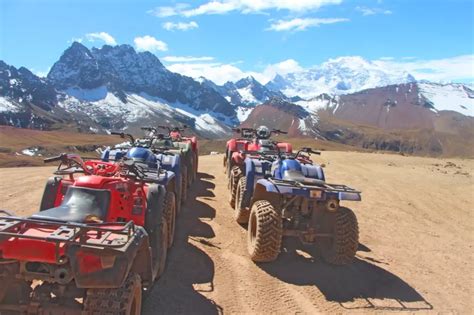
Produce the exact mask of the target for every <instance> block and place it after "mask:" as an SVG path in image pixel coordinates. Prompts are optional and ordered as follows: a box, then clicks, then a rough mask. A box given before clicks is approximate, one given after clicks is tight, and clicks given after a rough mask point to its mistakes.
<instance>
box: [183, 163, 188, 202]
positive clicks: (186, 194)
mask: <svg viewBox="0 0 474 315" xmlns="http://www.w3.org/2000/svg"><path fill="white" fill-rule="evenodd" d="M187 178H188V168H187V167H186V166H183V170H182V171H181V204H184V203H185V202H186V199H187V198H188V185H187Z"/></svg>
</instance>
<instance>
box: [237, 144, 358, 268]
mask: <svg viewBox="0 0 474 315" xmlns="http://www.w3.org/2000/svg"><path fill="white" fill-rule="evenodd" d="M311 154H320V152H317V151H314V150H312V149H310V148H303V149H302V150H300V151H298V153H296V154H293V153H281V152H267V153H261V152H258V153H255V154H252V152H248V154H247V158H246V159H245V176H242V177H241V178H240V179H239V182H238V186H237V193H236V204H235V209H234V211H235V215H234V217H235V219H236V220H237V222H239V223H241V224H245V223H248V234H247V235H248V237H247V244H248V252H249V255H250V258H251V259H252V260H253V261H255V262H270V261H273V260H275V259H276V258H277V257H278V255H279V253H280V250H281V243H282V238H283V236H294V237H298V238H299V239H300V240H301V241H302V243H304V244H315V245H316V246H317V248H318V250H319V252H320V254H321V256H322V258H323V259H324V260H325V261H326V262H328V263H330V264H334V265H344V264H348V263H350V262H351V261H352V260H353V258H354V256H355V254H356V251H357V248H358V245H359V229H358V223H357V218H356V216H355V214H354V212H353V211H352V210H350V209H349V208H346V207H343V206H341V205H340V201H342V200H347V201H360V200H361V192H360V191H357V190H355V189H352V188H350V187H347V186H345V185H339V184H329V183H327V182H326V180H325V177H324V172H323V169H322V168H321V166H319V165H315V164H313V162H312V161H311V159H310V155H311Z"/></svg>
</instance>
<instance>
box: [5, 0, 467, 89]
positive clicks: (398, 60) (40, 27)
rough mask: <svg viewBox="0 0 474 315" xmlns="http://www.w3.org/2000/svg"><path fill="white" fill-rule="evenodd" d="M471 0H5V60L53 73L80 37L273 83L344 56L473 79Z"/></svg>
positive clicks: (183, 67)
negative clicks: (279, 77) (275, 77)
mask: <svg viewBox="0 0 474 315" xmlns="http://www.w3.org/2000/svg"><path fill="white" fill-rule="evenodd" d="M473 3H474V1H472V0H450V1H441V0H431V1H428V0H417V1H414V0H398V1H388V0H367V1H344V0H214V1H212V0H206V1H187V0H179V1H140V0H138V1H137V0H130V1H125V0H124V1H119V0H96V1H92V0H62V1H60V0H36V1H34V0H0V59H1V60H4V61H5V62H7V63H9V64H12V65H14V66H17V67H19V66H26V67H28V68H30V69H33V71H34V72H36V73H43V74H44V73H46V72H47V71H48V69H49V68H50V67H51V66H52V64H53V63H54V62H55V61H56V60H57V59H58V58H59V56H60V55H61V53H62V52H63V51H64V50H65V48H66V47H67V46H69V45H70V44H71V42H72V41H73V40H79V41H81V42H82V43H83V44H85V45H86V46H88V47H92V46H96V47H100V46H102V45H103V44H104V43H105V42H108V43H110V44H115V43H117V44H130V45H132V46H134V47H136V48H137V49H140V50H149V51H152V52H153V53H155V54H156V55H157V56H158V57H159V58H160V59H161V60H162V61H163V62H164V63H165V64H166V65H167V66H168V67H169V68H170V69H172V70H174V71H179V72H183V73H185V74H188V75H193V76H196V75H198V74H204V75H207V76H209V77H211V79H213V80H215V81H217V82H218V83H222V82H224V81H226V80H227V79H229V78H238V77H242V76H245V75H248V74H252V75H255V76H256V77H257V78H258V79H259V80H261V81H266V80H268V79H270V78H271V77H272V76H273V75H274V74H275V73H282V74H284V73H286V72H290V71H293V70H301V69H305V68H308V67H311V66H314V65H318V64H321V63H322V62H324V61H326V60H328V59H329V58H335V57H339V56H361V57H363V58H365V59H367V60H372V61H381V62H385V63H386V64H387V66H390V67H401V68H404V69H406V70H407V71H409V72H414V73H415V77H418V78H419V77H420V76H421V77H422V78H427V79H433V80H454V81H472V80H473V77H474V65H473V60H474V59H473V54H474V34H473V33H474V22H473V19H474V17H473V15H474V7H473Z"/></svg>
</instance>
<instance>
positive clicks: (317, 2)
mask: <svg viewBox="0 0 474 315" xmlns="http://www.w3.org/2000/svg"><path fill="white" fill-rule="evenodd" d="M341 2H342V0H213V1H208V2H206V3H204V4H201V5H199V6H197V7H194V8H190V7H189V5H184V4H182V3H181V4H178V5H176V6H174V7H169V6H168V7H157V8H155V9H153V10H150V11H148V12H149V13H151V14H153V15H155V16H158V17H168V16H174V15H182V16H186V17H190V16H196V15H204V14H225V13H229V12H232V11H237V12H241V13H244V14H248V13H261V12H263V11H265V10H287V11H291V12H304V11H309V10H316V9H319V8H320V7H322V6H326V5H336V4H340V3H341Z"/></svg>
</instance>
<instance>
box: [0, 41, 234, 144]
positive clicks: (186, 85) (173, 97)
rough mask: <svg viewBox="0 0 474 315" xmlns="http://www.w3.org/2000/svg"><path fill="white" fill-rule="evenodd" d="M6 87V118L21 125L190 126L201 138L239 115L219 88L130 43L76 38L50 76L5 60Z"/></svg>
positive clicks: (0, 108)
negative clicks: (99, 43)
mask: <svg viewBox="0 0 474 315" xmlns="http://www.w3.org/2000/svg"><path fill="white" fill-rule="evenodd" d="M0 88H1V90H0V123H2V124H6V125H13V126H16V127H27V128H38V129H54V128H65V127H66V126H67V127H72V128H79V129H81V130H82V131H93V132H105V131H107V130H113V129H120V130H125V129H126V130H132V131H134V130H138V128H139V127H140V126H143V125H147V124H155V125H156V124H187V125H188V126H190V127H191V128H192V129H193V131H194V132H196V133H197V134H199V135H201V136H204V137H221V136H223V135H225V134H227V133H228V132H229V130H230V129H229V126H231V125H233V124H235V122H236V121H237V118H236V114H235V111H234V107H233V106H232V105H231V104H230V103H229V102H228V101H227V100H226V99H225V98H224V97H223V96H221V95H220V94H219V93H217V92H216V91H215V90H214V89H212V88H210V87H207V86H202V85H201V84H200V83H199V82H197V81H194V80H193V79H191V78H189V77H185V76H181V75H180V74H176V73H173V72H170V71H169V70H167V69H166V68H165V67H164V66H163V65H162V64H161V62H160V61H159V60H158V58H156V57H155V56H154V55H153V54H151V53H149V52H143V53H142V52H140V53H137V52H136V51H135V50H134V49H133V48H132V47H131V46H128V45H120V46H114V47H112V46H103V47H102V48H100V49H97V48H93V49H91V50H89V49H88V48H87V47H85V46H83V45H82V44H79V43H73V44H72V45H71V47H69V48H68V49H66V50H65V52H64V53H63V55H62V56H61V58H60V59H59V60H58V61H57V62H56V63H55V64H54V65H53V67H52V68H51V71H50V72H49V74H48V76H47V78H46V79H40V78H38V77H37V76H35V75H34V74H32V73H31V72H29V71H28V70H27V69H25V68H20V69H18V70H17V69H15V68H14V67H12V66H8V65H6V64H5V63H3V62H2V63H1V64H0Z"/></svg>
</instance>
